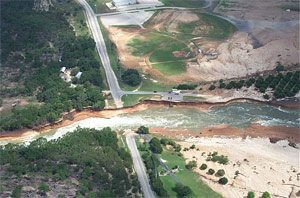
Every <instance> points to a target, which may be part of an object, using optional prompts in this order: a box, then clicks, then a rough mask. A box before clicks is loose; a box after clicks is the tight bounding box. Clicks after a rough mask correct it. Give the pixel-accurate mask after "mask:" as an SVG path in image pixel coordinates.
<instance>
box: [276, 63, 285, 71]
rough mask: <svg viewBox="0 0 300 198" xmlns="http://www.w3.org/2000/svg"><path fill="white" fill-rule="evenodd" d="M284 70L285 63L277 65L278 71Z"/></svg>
mask: <svg viewBox="0 0 300 198" xmlns="http://www.w3.org/2000/svg"><path fill="white" fill-rule="evenodd" d="M283 70H284V67H283V65H281V64H278V65H277V66H276V71H283Z"/></svg>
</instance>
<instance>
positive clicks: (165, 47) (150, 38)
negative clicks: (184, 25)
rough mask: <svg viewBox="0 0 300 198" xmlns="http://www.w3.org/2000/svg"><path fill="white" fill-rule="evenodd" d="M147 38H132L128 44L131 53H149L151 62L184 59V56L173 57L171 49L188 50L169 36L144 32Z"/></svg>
mask: <svg viewBox="0 0 300 198" xmlns="http://www.w3.org/2000/svg"><path fill="white" fill-rule="evenodd" d="M143 36H145V37H146V38H147V40H141V39H139V38H134V39H132V41H131V42H130V43H129V44H128V46H129V47H131V48H132V55H134V56H147V55H150V58H149V59H150V61H151V62H165V61H174V60H182V59H186V58H185V57H175V56H174V55H173V53H172V52H173V51H185V52H189V49H188V47H187V46H186V45H185V44H184V43H182V42H180V41H178V40H175V39H173V38H171V37H169V36H164V35H162V34H151V33H148V34H145V35H143Z"/></svg>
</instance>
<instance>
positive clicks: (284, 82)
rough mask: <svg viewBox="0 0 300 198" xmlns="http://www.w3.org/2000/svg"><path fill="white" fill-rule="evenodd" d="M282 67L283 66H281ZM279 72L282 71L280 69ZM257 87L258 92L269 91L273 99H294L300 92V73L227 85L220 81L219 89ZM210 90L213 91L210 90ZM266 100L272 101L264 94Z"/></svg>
mask: <svg viewBox="0 0 300 198" xmlns="http://www.w3.org/2000/svg"><path fill="white" fill-rule="evenodd" d="M279 66H281V65H279ZM277 70H279V71H281V69H280V68H277ZM252 85H254V86H255V89H256V90H257V91H258V92H261V93H265V92H266V91H267V89H269V90H270V91H271V92H270V93H272V94H273V97H275V98H277V99H280V98H285V97H294V96H295V95H296V94H297V93H298V92H299V90H300V71H299V70H298V71H295V72H286V73H283V72H279V73H278V74H277V75H273V74H269V75H268V76H267V77H265V78H264V77H262V76H257V77H255V78H250V79H248V80H247V81H244V80H240V81H230V82H229V83H228V84H227V85H226V84H225V83H224V81H223V80H220V81H219V88H221V89H222V88H226V89H233V88H235V89H240V88H242V87H243V86H245V87H248V88H249V87H251V86H252ZM211 86H213V85H211ZM209 90H212V89H211V88H209ZM263 97H264V98H265V99H270V95H269V94H264V96H263Z"/></svg>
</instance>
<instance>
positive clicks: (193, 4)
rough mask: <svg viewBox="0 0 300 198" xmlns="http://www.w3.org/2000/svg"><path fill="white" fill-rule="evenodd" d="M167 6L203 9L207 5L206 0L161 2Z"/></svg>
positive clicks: (161, 0)
mask: <svg viewBox="0 0 300 198" xmlns="http://www.w3.org/2000/svg"><path fill="white" fill-rule="evenodd" d="M160 2H162V3H163V4H165V6H176V7H187V8H201V7H203V6H204V4H205V0H184V1H183V0H160Z"/></svg>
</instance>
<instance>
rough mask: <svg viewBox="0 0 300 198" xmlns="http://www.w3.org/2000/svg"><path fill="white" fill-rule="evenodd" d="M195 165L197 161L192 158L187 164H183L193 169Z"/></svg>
mask: <svg viewBox="0 0 300 198" xmlns="http://www.w3.org/2000/svg"><path fill="white" fill-rule="evenodd" d="M196 167H197V161H195V160H193V161H190V162H189V163H188V164H187V165H185V168H187V169H193V168H196Z"/></svg>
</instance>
